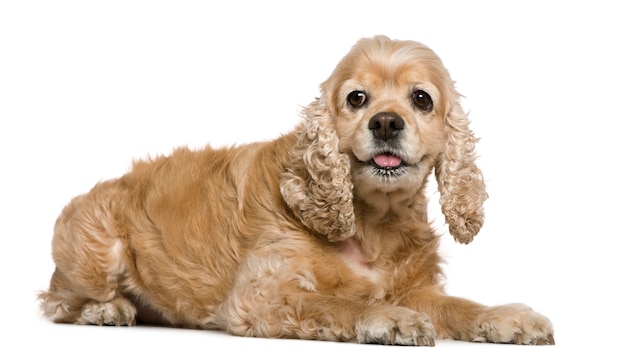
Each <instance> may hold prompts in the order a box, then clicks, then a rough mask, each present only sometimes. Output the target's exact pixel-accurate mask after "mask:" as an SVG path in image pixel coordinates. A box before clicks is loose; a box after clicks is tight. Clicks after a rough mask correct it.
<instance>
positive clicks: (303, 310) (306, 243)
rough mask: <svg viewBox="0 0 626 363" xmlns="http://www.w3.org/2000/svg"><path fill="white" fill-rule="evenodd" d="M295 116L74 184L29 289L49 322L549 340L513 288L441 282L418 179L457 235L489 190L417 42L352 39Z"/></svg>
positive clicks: (467, 234)
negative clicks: (41, 284) (486, 289)
mask: <svg viewBox="0 0 626 363" xmlns="http://www.w3.org/2000/svg"><path fill="white" fill-rule="evenodd" d="M302 118H303V120H302V122H301V123H300V124H299V125H298V126H297V127H296V128H295V130H294V131H292V132H290V133H288V134H285V135H283V136H281V137H279V138H277V139H275V140H274V141H271V142H265V143H253V144H248V145H244V146H238V147H232V148H223V149H217V150H215V149H212V148H210V147H207V148H205V149H203V150H199V151H191V150H188V149H186V148H181V149H178V150H176V151H174V152H173V153H172V154H171V155H170V156H162V157H158V158H155V159H152V160H147V161H139V162H136V163H135V164H134V166H133V169H132V171H131V172H129V173H128V174H126V175H124V176H122V177H121V178H119V179H115V180H110V181H106V182H103V183H100V184H98V185H96V186H95V187H94V188H93V189H92V190H91V191H90V192H89V193H87V194H85V195H81V196H79V197H77V198H75V199H74V200H72V201H71V202H70V203H69V205H67V206H66V207H65V209H64V210H63V212H62V214H61V216H60V217H59V218H58V220H57V222H56V225H55V230H54V238H53V241H52V252H53V258H54V261H55V263H56V270H55V271H54V274H53V276H52V279H51V282H50V289H49V291H46V292H42V293H41V294H40V296H39V297H40V301H41V306H42V309H43V311H44V313H45V314H46V315H47V316H48V317H49V318H51V319H52V320H53V321H55V322H64V323H77V324H100V325H102V324H105V325H134V324H135V323H136V322H147V323H158V324H164V325H171V326H182V327H193V328H201V329H222V330H226V331H228V332H230V333H232V334H235V335H243V336H259V337H290V338H303V339H323V340H336V341H352V342H361V343H381V344H403V345H433V344H434V339H435V338H436V337H439V338H453V339H463V340H468V341H480V342H512V343H518V344H545V343H551V344H554V339H553V330H552V326H551V324H550V322H549V320H548V319H546V318H545V317H543V316H542V315H540V314H538V313H536V312H534V311H533V310H531V309H530V308H528V307H526V306H524V305H521V304H511V305H503V306H496V307H487V306H484V305H480V304H477V303H474V302H471V301H469V300H465V299H461V298H457V297H452V296H448V295H446V294H445V293H444V291H443V288H442V286H441V274H442V270H441V268H440V266H439V264H440V257H439V255H438V253H437V248H438V238H437V236H436V234H435V233H434V231H433V230H432V228H431V227H430V226H429V224H428V218H427V213H426V212H427V200H426V198H425V196H424V189H425V184H426V180H427V177H428V175H429V174H430V173H431V172H432V171H433V170H434V171H435V174H436V179H437V182H438V186H439V192H440V194H441V198H440V203H441V205H442V211H443V214H444V215H445V218H446V222H447V224H448V225H449V227H450V233H451V234H452V236H453V237H454V238H455V239H456V240H457V241H459V242H462V243H469V242H470V241H472V239H473V237H474V235H476V233H478V231H479V229H480V228H481V226H482V224H483V207H482V203H483V201H484V200H485V199H486V198H487V193H486V192H485V186H484V183H483V177H482V175H481V172H480V170H479V169H478V168H477V166H476V164H475V155H474V143H475V142H476V138H475V137H474V135H473V133H472V131H471V130H470V129H469V121H468V119H467V117H466V115H465V113H464V112H463V110H462V109H461V106H460V104H459V94H458V93H457V91H456V90H455V88H454V85H453V82H452V80H451V79H450V76H449V74H448V72H447V70H446V69H445V68H444V66H443V65H442V63H441V61H440V59H439V58H438V57H437V55H435V53H434V52H432V51H431V50H430V49H429V48H427V47H425V46H424V45H421V44H419V43H415V42H411V41H395V40H390V39H389V38H387V37H384V36H377V37H374V38H368V39H362V40H360V41H359V42H358V43H357V44H356V45H355V46H354V47H353V48H352V50H351V51H350V52H349V53H348V54H347V55H346V56H345V57H344V58H343V59H342V60H341V61H340V63H339V64H338V66H337V68H336V69H335V71H334V72H333V73H332V74H331V76H330V77H329V78H328V80H326V81H325V82H324V83H323V84H322V86H321V96H320V98H319V99H317V100H315V101H313V102H312V103H311V104H310V105H309V106H308V107H306V108H305V109H304V111H303V113H302Z"/></svg>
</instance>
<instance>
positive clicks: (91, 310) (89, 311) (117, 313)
mask: <svg viewBox="0 0 626 363" xmlns="http://www.w3.org/2000/svg"><path fill="white" fill-rule="evenodd" d="M135 315H137V309H136V308H135V305H133V303H131V302H130V301H129V300H127V299H125V298H123V297H118V298H115V299H113V300H111V301H108V302H98V301H90V302H87V303H86V304H85V305H84V306H83V308H82V311H81V314H80V317H79V318H78V319H77V321H76V322H77V323H78V324H93V325H115V326H122V325H126V326H133V325H135Z"/></svg>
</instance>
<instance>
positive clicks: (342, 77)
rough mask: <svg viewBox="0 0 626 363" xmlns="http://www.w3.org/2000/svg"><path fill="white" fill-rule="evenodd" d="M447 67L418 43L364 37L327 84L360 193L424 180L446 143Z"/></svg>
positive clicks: (342, 145)
mask: <svg viewBox="0 0 626 363" xmlns="http://www.w3.org/2000/svg"><path fill="white" fill-rule="evenodd" d="M448 78H449V77H448V76H447V72H446V71H445V69H444V68H443V66H442V65H441V62H440V61H439V58H438V57H437V56H436V55H435V54H434V53H433V52H432V51H431V50H430V49H428V48H427V47H425V46H422V45H420V44H418V43H413V42H393V43H392V42H390V41H388V40H386V39H385V40H382V43H378V42H376V41H374V42H372V40H367V41H366V42H361V43H357V44H356V45H355V47H354V48H353V50H352V51H351V52H350V53H349V54H348V55H347V56H346V57H345V58H344V59H343V60H342V61H341V63H340V64H339V65H338V66H337V68H336V70H335V72H334V73H333V74H332V75H331V77H330V78H329V79H328V80H327V81H326V82H325V83H324V84H323V85H322V88H323V91H324V93H325V94H326V95H327V97H328V99H327V102H328V103H329V104H330V105H329V107H330V108H331V111H332V112H333V113H334V114H335V117H334V119H335V120H336V125H335V127H336V130H337V134H338V136H339V147H340V151H341V152H343V153H346V154H347V155H349V156H350V157H351V161H352V176H353V181H354V183H355V187H356V190H357V192H359V194H361V195H369V194H371V192H372V191H381V192H384V193H389V192H394V191H397V190H402V189H407V188H410V189H412V190H415V189H416V188H417V187H418V186H420V185H422V183H423V180H424V178H425V177H426V176H427V175H428V173H429V172H430V170H432V167H433V165H434V162H435V160H436V158H437V156H438V155H439V154H441V153H442V152H443V150H444V146H445V137H444V117H445V114H446V112H447V106H446V105H447V104H448V95H447V94H446V93H447V92H448V87H447V85H446V84H445V82H446V81H447V80H448Z"/></svg>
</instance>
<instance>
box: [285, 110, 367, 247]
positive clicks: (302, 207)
mask: <svg viewBox="0 0 626 363" xmlns="http://www.w3.org/2000/svg"><path fill="white" fill-rule="evenodd" d="M302 114H303V118H304V122H303V124H302V125H301V126H300V127H299V129H298V130H297V133H298V140H297V142H296V144H295V147H294V149H293V150H292V152H291V163H292V167H291V168H290V169H288V170H286V171H285V172H284V173H283V175H282V178H281V181H280V192H281V194H282V196H283V198H284V200H285V202H286V203H287V204H288V205H289V207H290V208H291V209H292V210H293V212H294V214H295V215H296V216H298V217H299V218H300V219H301V220H302V223H304V224H305V225H306V226H307V227H309V228H310V229H312V230H314V231H315V232H317V233H320V234H322V235H324V236H326V237H327V238H328V240H330V241H333V242H334V241H341V240H344V239H346V238H348V237H351V236H352V235H354V233H355V230H356V228H355V221H354V210H353V208H352V181H351V178H350V160H349V158H348V156H347V155H345V154H342V153H340V152H339V140H338V138H337V134H336V132H335V128H334V126H333V123H332V118H331V116H330V114H329V112H328V108H327V106H326V104H325V103H324V102H322V101H320V100H319V99H318V100H316V101H314V102H312V103H311V104H310V105H309V106H308V107H306V108H305V109H304V110H303V112H302Z"/></svg>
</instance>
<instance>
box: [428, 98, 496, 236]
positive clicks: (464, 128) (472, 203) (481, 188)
mask: <svg viewBox="0 0 626 363" xmlns="http://www.w3.org/2000/svg"><path fill="white" fill-rule="evenodd" d="M454 93H455V94H454V97H452V98H451V99H450V100H449V102H450V106H449V108H448V112H447V114H446V117H445V122H444V133H445V138H446V146H445V151H444V152H443V153H442V154H441V155H440V156H439V159H438V161H437V164H436V165H435V175H436V177H437V182H438V184H439V185H438V187H439V193H440V195H441V198H440V200H439V201H440V203H441V210H442V212H443V214H444V216H445V218H446V223H447V224H448V226H449V227H450V234H452V236H453V237H454V239H455V240H457V241H458V242H461V243H469V242H471V241H472V239H473V238H474V236H475V235H476V234H477V233H478V231H479V230H480V228H481V227H482V225H483V221H484V211H483V202H484V201H485V200H486V199H487V192H486V190H485V183H484V180H483V175H482V172H481V171H480V169H478V167H477V166H476V163H475V160H476V156H475V154H474V144H475V143H476V141H477V139H476V137H474V133H473V132H472V131H471V130H470V128H469V120H468V118H467V115H466V114H465V112H464V111H463V109H462V108H461V105H460V103H459V95H458V94H456V92H454Z"/></svg>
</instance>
